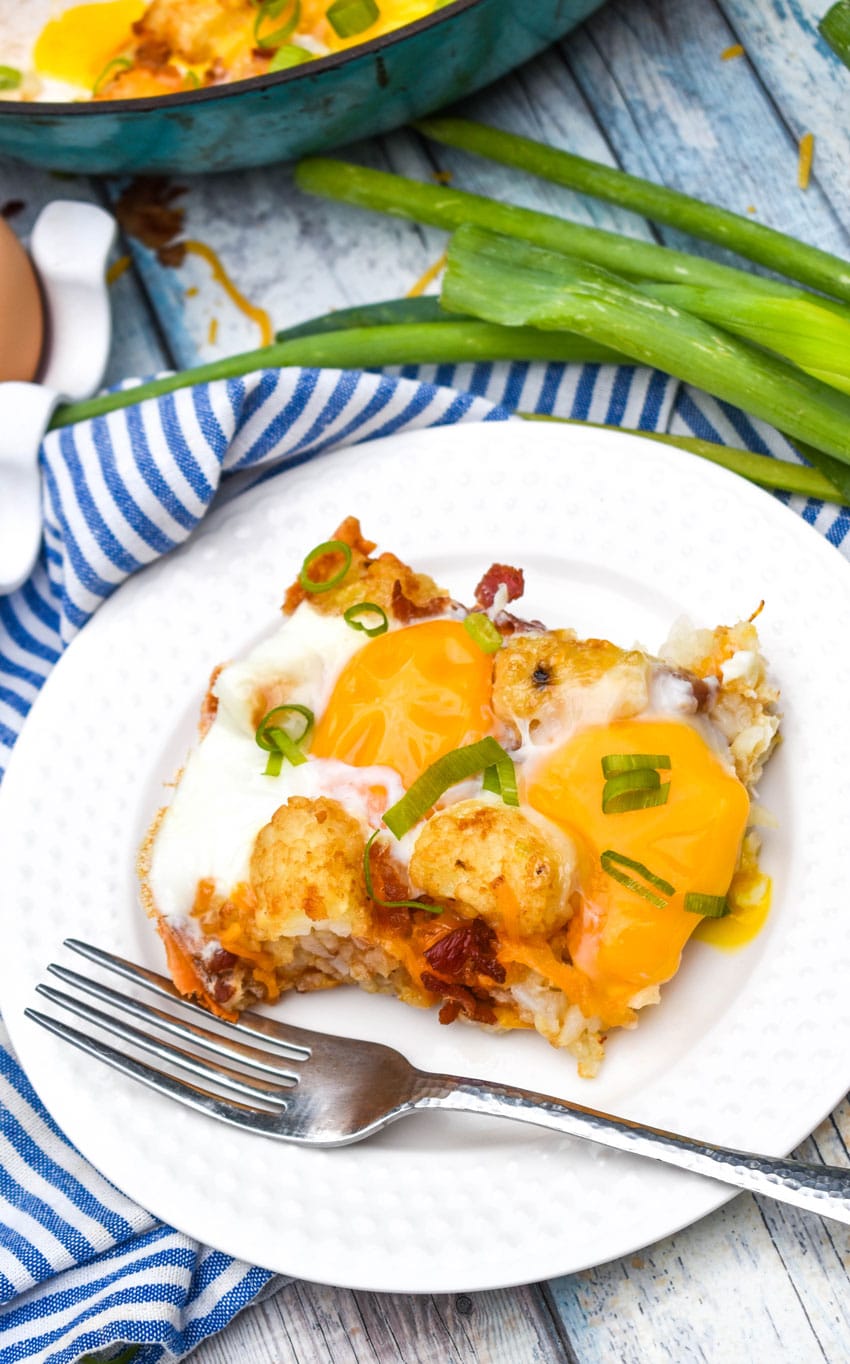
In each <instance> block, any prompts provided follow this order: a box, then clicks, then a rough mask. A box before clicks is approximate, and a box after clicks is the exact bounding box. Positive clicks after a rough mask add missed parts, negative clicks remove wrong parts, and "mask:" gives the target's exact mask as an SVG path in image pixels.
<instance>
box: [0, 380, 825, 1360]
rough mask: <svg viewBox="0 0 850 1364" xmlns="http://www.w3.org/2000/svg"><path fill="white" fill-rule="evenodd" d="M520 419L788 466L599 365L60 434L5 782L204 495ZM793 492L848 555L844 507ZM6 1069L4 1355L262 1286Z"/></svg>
mask: <svg viewBox="0 0 850 1364" xmlns="http://www.w3.org/2000/svg"><path fill="white" fill-rule="evenodd" d="M517 411H526V412H542V413H549V414H551V415H557V416H570V417H578V418H581V419H582V420H587V421H593V422H604V423H608V424H611V425H621V426H626V427H637V428H641V429H643V430H656V431H673V432H678V433H681V434H694V435H699V436H703V437H705V438H708V439H710V440H719V441H722V442H724V443H726V444H736V445H740V446H745V447H747V448H748V449H751V450H757V451H759V452H761V453H766V454H773V455H776V456H778V457H780V458H786V459H794V458H795V456H794V454H793V452H792V451H791V449H790V447H789V446H788V444H787V442H785V441H784V440H783V439H782V437H780V436H778V435H777V434H776V433H775V432H773V431H771V430H770V428H768V427H765V426H763V425H762V424H759V423H754V422H752V421H750V419H749V418H747V417H745V416H744V415H743V414H742V413H740V412H737V411H735V410H733V409H731V408H728V407H726V406H725V405H723V404H720V403H717V402H715V401H714V400H712V399H709V398H706V396H705V395H704V394H700V393H698V392H696V391H694V390H692V389H689V388H686V387H684V386H680V385H678V384H676V383H675V382H674V381H673V380H670V379H668V378H667V377H666V376H664V375H661V374H658V373H655V372H653V371H650V370H645V369H632V368H628V367H614V366H598V365H583V366H579V365H573V366H568V367H566V368H565V367H564V366H561V365H554V364H552V365H544V364H532V365H529V364H513V365H486V364H478V365H458V366H452V365H446V366H436V367H434V366H430V367H420V368H418V369H417V368H412V367H407V368H405V369H404V370H401V371H399V372H390V371H388V372H385V373H382V374H376V373H360V372H350V371H335V370H325V371H319V370H312V369H304V370H302V369H289V370H282V371H277V370H271V371H264V372H262V373H258V374H255V375H252V376H250V377H248V378H246V379H239V380H230V381H226V382H225V381H222V382H219V383H216V384H212V385H208V386H203V387H199V388H195V389H191V390H185V391H183V392H180V393H177V394H174V395H171V396H169V397H166V398H162V399H160V400H158V401H151V402H147V403H144V404H141V405H139V406H136V407H131V408H127V409H125V410H123V411H121V412H118V413H114V414H112V415H111V416H108V417H102V418H98V419H97V420H95V421H92V422H86V423H83V424H81V425H79V426H77V427H68V428H65V429H63V430H60V431H58V432H54V433H52V434H51V435H49V436H48V437H47V439H46V440H45V443H44V446H43V449H42V453H41V460H42V471H43V484H44V501H45V507H44V516H45V521H44V533H45V543H44V548H43V552H42V556H41V559H40V561H39V564H38V566H37V568H36V570H35V572H34V573H33V575H32V577H31V578H30V580H29V581H28V582H27V583H26V584H25V585H24V587H22V588H21V589H20V590H19V591H18V592H15V593H14V594H12V595H11V596H7V597H0V777H2V773H3V770H4V768H5V764H6V762H7V760H8V758H9V755H10V753H11V750H12V747H13V745H14V743H15V739H16V738H17V735H18V733H19V731H20V729H21V726H22V724H23V723H24V721H25V718H26V715H27V712H28V710H29V708H30V706H31V705H32V703H33V701H34V699H35V697H36V695H37V693H38V690H39V688H40V687H41V685H42V683H43V682H44V680H45V678H46V676H47V674H48V673H49V671H50V669H51V668H52V666H53V664H54V663H55V662H56V661H57V659H58V658H59V656H60V654H61V653H62V651H63V649H64V648H65V647H66V646H67V644H68V643H69V642H70V640H71V639H72V638H73V636H74V635H75V634H76V632H77V631H78V630H79V629H81V627H82V626H84V625H85V623H86V621H87V620H88V619H89V617H90V616H91V615H92V613H93V612H94V611H96V610H97V607H98V606H99V605H100V603H101V602H102V601H103V600H104V599H105V598H106V597H108V596H109V595H110V594H111V593H112V592H113V591H114V590H115V588H116V587H118V586H120V584H121V583H122V582H123V581H124V580H125V578H127V577H128V576H129V575H130V574H131V573H133V572H135V571H136V569H138V568H141V567H142V566H143V565H145V564H148V563H150V562H151V561H152V560H154V559H157V558H158V557H159V556H160V555H162V554H165V553H167V552H168V551H169V550H170V549H173V548H174V547H175V546H176V545H178V544H180V543H182V542H183V541H184V540H185V539H186V538H187V537H188V536H189V535H190V534H191V532H192V530H193V528H194V527H195V526H196V525H197V523H198V521H199V520H200V519H201V518H202V517H203V516H204V514H205V512H206V511H207V509H208V508H209V507H210V505H211V504H212V503H213V501H215V500H216V499H217V498H222V497H229V496H234V495H238V492H239V491H241V490H242V488H243V487H244V486H245V485H246V484H250V483H253V482H256V481H257V479H258V478H268V477H270V476H276V475H278V474H283V475H284V476H285V472H286V470H287V469H289V468H292V467H293V466H295V465H297V464H301V463H303V462H304V461H306V460H308V459H312V458H313V456H315V455H317V454H320V453H322V452H323V451H326V450H331V449H339V448H341V447H343V446H347V445H356V444H358V443H359V442H361V441H364V440H370V439H373V438H376V437H380V436H386V435H391V434H393V433H394V432H397V431H408V430H413V429H417V428H422V427H427V426H444V425H448V424H451V423H454V422H468V421H505V420H508V419H510V417H511V415H512V414H513V413H514V412H517ZM786 500H790V501H792V503H793V505H794V507H795V509H796V510H797V511H798V512H799V513H800V514H801V515H803V516H805V518H806V519H807V520H808V521H810V522H811V523H812V524H814V525H816V526H817V528H818V529H819V530H820V531H821V532H822V534H824V535H825V536H826V537H827V538H828V539H829V540H831V541H832V542H833V543H834V544H835V545H839V546H842V547H843V546H844V543H845V537H846V536H847V531H848V528H850V516H848V513H847V511H846V509H839V508H836V507H834V506H831V505H824V504H822V503H816V502H805V501H804V500H803V499H799V498H795V499H786ZM0 1071H1V1072H2V1074H0V1085H1V1086H2V1089H0V1100H2V1105H0V1364H17V1362H18V1361H24V1360H27V1361H38V1364H72V1361H76V1360H79V1359H81V1358H82V1357H83V1356H85V1355H86V1354H87V1353H89V1352H93V1351H96V1352H98V1355H99V1357H103V1358H109V1357H111V1356H112V1355H114V1354H117V1353H119V1352H120V1351H121V1347H123V1346H127V1345H135V1346H138V1347H139V1348H138V1350H137V1353H136V1354H135V1355H134V1356H133V1358H134V1361H135V1364H158V1361H172V1360H177V1359H180V1358H181V1357H182V1356H183V1355H184V1354H186V1353H188V1351H189V1350H191V1349H192V1348H193V1347H194V1346H196V1345H197V1344H198V1343H199V1342H200V1341H201V1340H203V1339H204V1338H205V1337H206V1336H208V1335H210V1334H212V1333H213V1332H215V1331H218V1330H220V1329H221V1328H222V1327H224V1326H226V1325H227V1323H228V1322H229V1321H231V1320H232V1318H233V1317H234V1316H235V1315H236V1313H237V1312H239V1310H240V1309H241V1308H242V1307H244V1306H245V1305H246V1304H247V1303H249V1302H250V1301H252V1299H254V1298H255V1297H256V1295H257V1294H258V1293H260V1292H261V1291H262V1289H263V1288H264V1287H265V1286H266V1285H267V1284H268V1283H269V1281H270V1278H271V1276H270V1275H269V1273H268V1272H267V1271H265V1270H263V1269H258V1268H255V1267H252V1266H251V1265H247V1264H243V1263H240V1262H238V1261H234V1260H233V1259H231V1258H230V1257H228V1256H226V1255H223V1254H221V1253H220V1252H218V1251H214V1250H210V1249H209V1248H208V1247H204V1246H201V1245H199V1244H197V1243H196V1242H193V1241H192V1240H190V1239H189V1238H188V1237H186V1236H184V1235H182V1234H181V1233H179V1232H176V1231H174V1230H173V1229H172V1228H170V1227H167V1226H164V1225H162V1224H161V1223H159V1222H157V1221H155V1220H154V1218H152V1217H151V1216H150V1214H149V1213H147V1212H145V1211H144V1209H142V1208H139V1207H138V1206H136V1205H135V1204H133V1203H131V1202H130V1201H129V1200H128V1199H127V1198H125V1197H124V1196H123V1194H121V1193H119V1192H118V1191H117V1190H116V1189H115V1188H113V1187H112V1185H110V1184H109V1183H108V1182H107V1181H106V1180H105V1179H104V1178H103V1177H102V1176H101V1175H99V1174H98V1173H97V1171H96V1170H94V1169H93V1168H92V1167H91V1166H90V1165H89V1164H88V1163H87V1162H86V1161H85V1160H84V1159H83V1158H82V1157H81V1156H80V1155H79V1153H78V1152H77V1151H76V1150H75V1149H74V1148H73V1147H72V1146H71V1145H70V1144H69V1143H68V1142H67V1140H66V1139H65V1138H64V1137H63V1135H62V1133H61V1132H60V1131H59V1130H58V1129H57V1127H56V1126H55V1124H54V1123H53V1122H52V1120H51V1118H50V1116H49V1114H47V1113H46V1112H45V1111H44V1109H43V1108H42V1106H41V1104H40V1102H39V1100H38V1098H37V1096H36V1094H35V1093H34V1091H33V1090H32V1087H31V1086H30V1084H29V1082H28V1081H27V1078H26V1076H25V1075H24V1074H23V1072H22V1071H21V1069H20V1067H19V1066H18V1064H17V1062H16V1060H15V1057H14V1055H13V1053H12V1052H11V1050H10V1049H9V1047H8V1042H7V1039H6V1037H5V1034H4V1033H2V1025H0ZM292 1268H293V1270H294V1271H296V1272H297V1269H298V1266H297V1265H293V1266H292ZM102 1352H103V1353H102Z"/></svg>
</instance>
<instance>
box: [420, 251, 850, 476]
mask: <svg viewBox="0 0 850 1364" xmlns="http://www.w3.org/2000/svg"><path fill="white" fill-rule="evenodd" d="M441 301H442V304H443V306H444V307H445V308H447V309H448V310H449V311H457V312H461V313H467V314H472V315H474V316H477V317H481V318H483V319H485V320H487V321H489V322H494V323H498V324H500V325H503V326H534V327H540V328H541V329H544V330H557V329H558V328H561V327H564V328H567V329H568V330H569V331H571V332H578V333H579V334H580V335H582V336H585V337H587V338H588V339H589V340H594V341H597V342H600V343H601V344H603V345H613V344H616V345H617V346H619V347H620V349H621V350H623V351H625V352H626V354H628V355H631V357H632V358H633V359H634V360H636V361H638V362H639V363H641V364H647V365H652V366H654V367H655V368H656V369H662V370H665V371H666V372H667V373H668V374H672V375H673V376H674V377H676V378H679V379H683V380H685V381H686V382H687V383H692V384H695V385H697V386H698V387H699V388H703V389H705V390H706V391H707V392H708V393H712V394H714V395H715V397H718V398H721V399H724V400H725V401H727V402H730V403H733V404H735V405H736V406H737V407H742V408H744V409H745V411H748V412H751V413H753V415H755V416H756V417H761V418H763V419H764V420H765V421H768V422H771V423H772V424H773V425H774V426H777V427H778V428H779V429H780V430H781V431H785V432H787V433H788V434H789V435H790V436H792V437H793V438H795V439H798V440H804V441H807V442H808V443H809V444H810V445H812V446H814V447H815V449H818V450H823V451H824V452H825V453H826V454H828V455H832V456H833V457H834V458H836V459H838V460H841V461H842V462H844V463H846V464H850V398H848V396H847V395H845V394H843V393H839V392H837V391H836V390H835V389H832V388H829V387H828V386H827V385H826V384H823V383H821V382H820V381H819V380H817V379H814V378H812V377H811V376H810V375H808V374H804V373H803V372H802V371H800V370H797V369H795V368H794V367H793V366H792V365H789V364H787V363H786V362H785V361H783V360H781V359H779V358H778V357H776V356H773V355H770V354H768V353H766V352H762V351H759V350H756V349H755V348H754V347H752V346H749V345H747V344H746V342H744V341H741V340H739V339H738V338H736V337H734V336H730V335H728V334H727V333H725V332H722V331H720V330H719V329H717V328H715V327H713V326H711V325H710V324H709V323H706V322H703V321H702V320H701V319H699V318H696V317H692V316H691V315H690V313H686V312H682V311H681V310H680V309H678V308H674V307H672V306H671V305H670V304H665V303H660V302H659V301H658V300H657V299H654V298H650V297H649V296H648V295H647V294H645V293H642V292H641V291H640V290H639V289H637V288H635V287H634V286H633V285H631V284H629V283H628V281H626V280H623V279H618V278H617V276H615V275H612V274H610V273H609V272H608V271H605V270H600V269H598V268H597V267H595V266H593V265H588V264H585V263H584V262H583V261H576V260H572V259H570V258H569V257H567V256H561V255H559V254H557V253H556V252H553V251H545V250H541V249H540V248H539V247H536V246H530V245H528V244H527V243H524V242H520V241H517V240H516V239H513V238H509V237H502V236H498V235H496V234H494V233H492V232H484V231H481V229H479V228H476V227H472V226H465V227H462V228H459V229H458V231H457V232H456V233H455V235H454V237H453V238H452V240H451V243H450V246H449V254H448V267H447V270H446V274H445V277H444V281H443V292H442V295H441Z"/></svg>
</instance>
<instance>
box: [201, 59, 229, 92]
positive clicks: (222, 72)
mask: <svg viewBox="0 0 850 1364" xmlns="http://www.w3.org/2000/svg"><path fill="white" fill-rule="evenodd" d="M226 80H227V67H226V66H225V65H224V62H223V61H222V60H221V57H216V58H215V60H214V61H213V63H212V65H211V66H208V67H207V69H206V71H205V72H204V81H205V83H206V84H207V85H221V83H222V81H226Z"/></svg>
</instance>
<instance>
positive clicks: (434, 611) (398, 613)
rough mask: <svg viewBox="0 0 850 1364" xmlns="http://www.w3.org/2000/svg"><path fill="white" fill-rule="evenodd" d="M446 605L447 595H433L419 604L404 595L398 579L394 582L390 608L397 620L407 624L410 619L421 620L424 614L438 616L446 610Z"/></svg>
mask: <svg viewBox="0 0 850 1364" xmlns="http://www.w3.org/2000/svg"><path fill="white" fill-rule="evenodd" d="M445 607H446V598H445V597H431V598H429V600H428V601H426V602H422V603H421V604H419V603H417V602H415V601H411V599H410V597H406V596H405V595H404V589H403V587H402V585H401V583H400V582H399V580H398V579H396V581H395V582H394V583H393V595H392V601H391V602H390V610H391V611H392V613H393V615H394V616H395V618H396V620H400V621H401V623H402V625H407V623H408V621H411V620H421V619H422V618H423V617H424V616H438V615H439V614H440V612H441V611H444V610H445Z"/></svg>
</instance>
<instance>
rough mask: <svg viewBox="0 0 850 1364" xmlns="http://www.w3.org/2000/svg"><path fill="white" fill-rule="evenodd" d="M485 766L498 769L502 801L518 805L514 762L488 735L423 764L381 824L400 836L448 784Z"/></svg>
mask: <svg viewBox="0 0 850 1364" xmlns="http://www.w3.org/2000/svg"><path fill="white" fill-rule="evenodd" d="M489 767H495V768H496V769H497V771H498V774H499V789H500V791H501V793H502V800H503V801H504V802H505V804H506V805H518V804H519V798H518V796H517V795H516V775H515V773H514V765H513V763H512V762H511V760H510V758H509V756H508V754H507V753H506V752H505V750H504V749H503V748H502V746H501V744H497V743H496V740H495V739H492V738H490V737H489V736H488V737H487V738H486V739H479V741H478V743H475V744H467V745H466V746H465V747H464V748H455V749H453V750H452V752H451V753H445V754H444V755H443V757H442V758H438V759H437V761H436V762H433V763H432V764H431V766H430V767H427V768H426V769H425V771H424V772H423V773H422V775H421V776H419V777H417V778H416V781H415V782H414V783H413V785H412V786H411V787H410V789H409V790H408V791H406V792H405V794H404V795H403V796H402V798H401V800H398V801H396V803H395V805H392V806H390V808H389V810H387V813H386V814H385V815H384V823H385V824H386V826H387V828H388V829H389V830H390V832H391V833H393V834H395V836H396V838H403V836H404V835H405V834H406V833H407V832H408V830H409V829H412V828H413V826H414V824H418V823H419V821H420V819H421V818H422V817H423V815H425V814H427V813H428V811H429V810H430V809H431V807H432V806H433V805H436V803H437V801H438V800H439V799H440V796H442V795H444V794H445V792H446V791H448V789H449V787H450V786H456V785H457V783H458V782H459V781H465V780H466V778H467V777H474V776H476V775H477V773H479V772H486V770H487V768H489ZM488 789H492V788H488Z"/></svg>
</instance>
